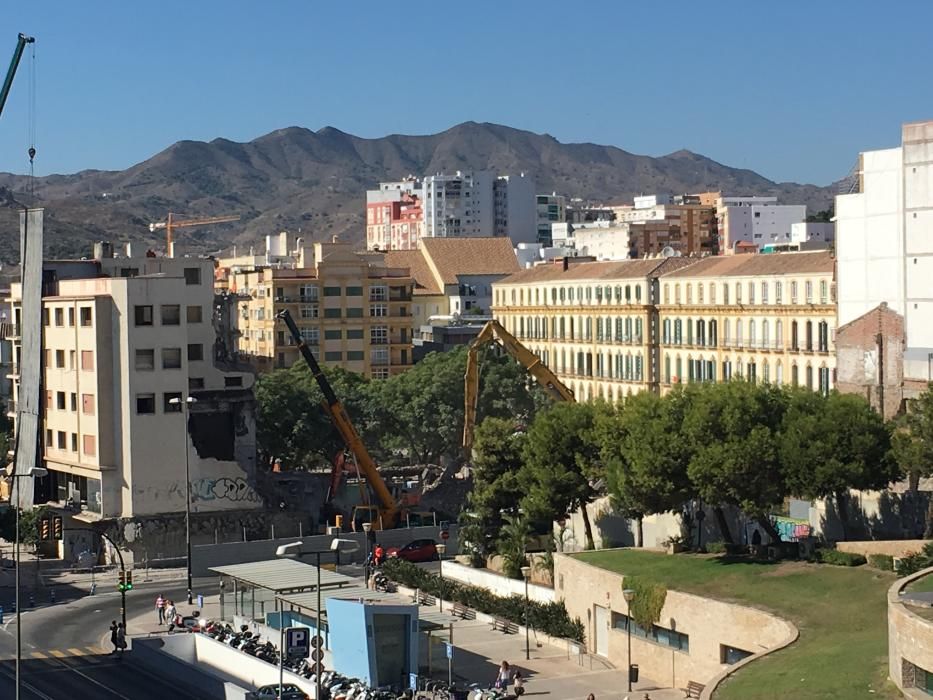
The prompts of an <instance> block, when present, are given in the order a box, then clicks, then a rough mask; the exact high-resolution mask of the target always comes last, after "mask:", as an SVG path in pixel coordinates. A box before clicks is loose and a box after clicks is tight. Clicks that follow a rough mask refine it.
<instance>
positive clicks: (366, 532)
mask: <svg viewBox="0 0 933 700" xmlns="http://www.w3.org/2000/svg"><path fill="white" fill-rule="evenodd" d="M372 529H373V524H372V523H363V534H364V536H365V537H366V558H365V559H364V560H363V575H364V576H365V577H366V587H367V588H369V558H370V557H371V556H372V553H373V549H372V547H371V546H370V545H369V533H370V532H371V531H372Z"/></svg>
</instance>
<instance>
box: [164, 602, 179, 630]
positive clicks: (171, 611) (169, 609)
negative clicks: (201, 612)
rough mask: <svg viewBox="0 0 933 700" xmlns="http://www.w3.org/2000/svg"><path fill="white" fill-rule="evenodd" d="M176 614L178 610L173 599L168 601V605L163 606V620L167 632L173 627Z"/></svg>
mask: <svg viewBox="0 0 933 700" xmlns="http://www.w3.org/2000/svg"><path fill="white" fill-rule="evenodd" d="M177 616H178V610H177V608H175V601H174V600H170V601H168V605H166V606H165V622H166V623H167V624H168V631H169V632H171V631H172V630H174V629H175V618H176V617H177Z"/></svg>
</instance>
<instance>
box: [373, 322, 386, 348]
mask: <svg viewBox="0 0 933 700" xmlns="http://www.w3.org/2000/svg"><path fill="white" fill-rule="evenodd" d="M369 342H370V343H372V344H373V345H385V344H386V343H388V342H389V329H388V328H386V327H385V326H373V327H372V328H370V329H369Z"/></svg>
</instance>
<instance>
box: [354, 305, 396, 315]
mask: <svg viewBox="0 0 933 700" xmlns="http://www.w3.org/2000/svg"><path fill="white" fill-rule="evenodd" d="M402 311H403V313H401V314H399V315H400V316H404V315H405V314H404V308H403V309H402ZM347 318H363V307H362V306H351V307H350V308H348V309H347Z"/></svg>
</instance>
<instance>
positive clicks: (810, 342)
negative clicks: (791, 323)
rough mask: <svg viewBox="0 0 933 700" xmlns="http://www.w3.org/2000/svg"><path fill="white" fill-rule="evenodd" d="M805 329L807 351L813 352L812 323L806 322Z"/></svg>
mask: <svg viewBox="0 0 933 700" xmlns="http://www.w3.org/2000/svg"><path fill="white" fill-rule="evenodd" d="M805 328H806V338H807V350H808V351H812V350H813V321H807V325H806V326H805Z"/></svg>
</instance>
